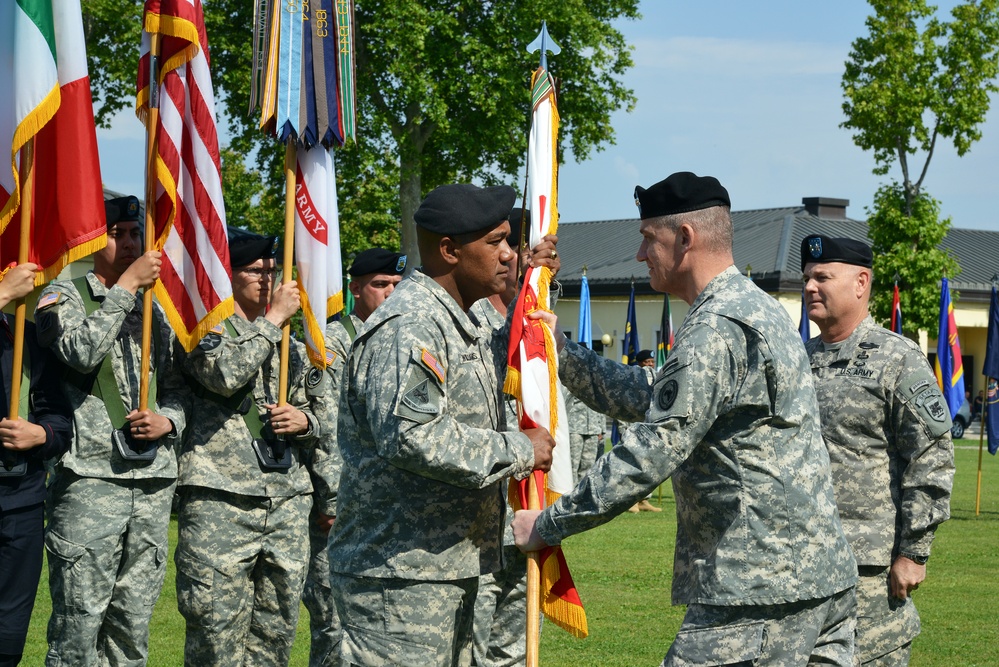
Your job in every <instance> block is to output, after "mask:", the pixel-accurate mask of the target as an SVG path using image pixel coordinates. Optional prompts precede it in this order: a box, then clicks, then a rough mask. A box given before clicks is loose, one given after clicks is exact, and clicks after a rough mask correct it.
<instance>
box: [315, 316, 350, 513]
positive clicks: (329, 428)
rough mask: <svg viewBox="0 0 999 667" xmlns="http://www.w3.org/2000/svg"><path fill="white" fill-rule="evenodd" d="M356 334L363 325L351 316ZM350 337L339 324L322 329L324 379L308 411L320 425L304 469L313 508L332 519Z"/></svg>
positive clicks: (338, 475)
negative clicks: (338, 440)
mask: <svg viewBox="0 0 999 667" xmlns="http://www.w3.org/2000/svg"><path fill="white" fill-rule="evenodd" d="M345 317H349V318H350V321H351V323H352V324H353V325H354V331H360V330H361V327H362V326H364V323H363V322H361V320H360V319H358V317H357V316H355V315H346V316H345ZM351 343H352V341H351V340H350V334H348V333H347V329H346V328H344V326H343V324H341V323H340V322H330V323H329V324H327V325H326V363H327V366H326V378H325V380H324V382H323V385H322V391H321V392H319V393H318V394H317V395H316V396H315V397H312V398H311V403H312V411H313V413H314V414H315V415H316V417H317V418H318V419H319V421H320V423H322V424H324V426H323V432H322V435H321V436H320V439H319V442H318V443H317V444H316V448H315V449H314V450H312V451H311V452H308V453H307V456H306V465H307V466H308V468H309V474H310V475H311V476H312V488H313V494H314V504H313V507H315V508H316V509H317V510H318V511H320V512H322V513H323V514H325V515H327V516H336V495H337V487H338V486H339V483H340V469H341V468H342V467H343V459H342V458H341V456H340V447H339V446H338V445H337V441H336V425H337V423H338V421H339V419H340V394H341V393H342V391H343V383H344V382H345V381H346V374H345V370H346V367H347V354H348V353H349V352H350V345H351Z"/></svg>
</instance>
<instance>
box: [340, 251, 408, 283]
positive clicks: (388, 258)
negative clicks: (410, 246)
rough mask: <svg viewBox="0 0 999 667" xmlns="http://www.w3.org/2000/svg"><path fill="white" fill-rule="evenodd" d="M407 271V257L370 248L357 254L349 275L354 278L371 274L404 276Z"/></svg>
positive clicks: (348, 270) (348, 271)
mask: <svg viewBox="0 0 999 667" xmlns="http://www.w3.org/2000/svg"><path fill="white" fill-rule="evenodd" d="M405 270H406V256H405V255H403V254H402V253H398V252H392V251H391V250H386V249H385V248H368V249H367V250H362V251H361V252H359V253H357V257H355V258H354V263H353V264H351V265H350V268H349V269H347V273H349V274H350V275H352V276H354V277H355V278H356V277H357V276H366V275H368V274H369V273H386V274H389V275H400V276H401V275H402V272H403V271H405Z"/></svg>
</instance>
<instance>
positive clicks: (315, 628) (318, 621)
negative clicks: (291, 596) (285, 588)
mask: <svg viewBox="0 0 999 667" xmlns="http://www.w3.org/2000/svg"><path fill="white" fill-rule="evenodd" d="M315 518H316V513H315V511H313V513H312V516H310V517H309V547H310V550H311V554H310V558H309V573H308V575H307V576H306V578H305V589H304V590H303V591H302V602H303V603H304V604H305V608H306V609H307V610H308V611H309V630H310V634H311V638H312V642H311V644H310V647H309V667H336V666H337V665H339V664H340V618H339V617H338V616H337V615H336V605H334V604H333V590H332V589H331V588H330V561H329V555H328V554H327V552H326V547H327V543H328V542H329V537H328V536H327V535H326V533H324V532H322V531H321V530H319V528H318V527H317V526H316V522H315Z"/></svg>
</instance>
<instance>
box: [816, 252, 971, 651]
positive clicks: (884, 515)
mask: <svg viewBox="0 0 999 667" xmlns="http://www.w3.org/2000/svg"><path fill="white" fill-rule="evenodd" d="M872 262H873V256H872V254H871V249H870V248H869V247H868V246H867V244H866V243H862V242H861V241H854V240H852V239H843V238H829V237H826V236H820V235H812V236H808V237H806V238H805V239H804V240H803V241H802V242H801V272H802V278H803V280H804V281H805V303H806V305H807V307H808V319H810V320H812V321H813V322H815V323H816V324H817V325H818V327H819V332H820V333H819V335H818V336H817V337H815V338H812V339H811V340H810V341H808V343H807V344H806V345H805V349H806V350H807V351H808V356H809V358H810V359H811V364H812V374H813V376H814V379H815V392H816V394H817V395H818V398H819V408H820V409H821V411H822V412H821V413H820V414H821V420H822V436H823V438H824V439H825V442H826V447H828V448H829V458H830V460H831V462H832V476H833V486H834V487H835V489H836V502H837V505H838V507H839V516H840V519H841V520H842V522H843V530H844V531H845V532H846V537H847V539H848V540H849V541H850V546H851V547H852V548H853V553H854V555H855V556H856V558H857V564H858V566H859V568H860V581H859V582H858V583H857V638H856V663H857V664H858V665H871V666H873V665H878V666H882V665H883V666H895V665H898V666H904V665H907V664H908V663H909V652H910V649H911V647H912V640H913V639H914V638H915V637H916V635H918V634H919V614H918V613H916V607H915V605H914V604H913V603H912V598H911V597H910V595H911V593H912V592H913V591H915V590H916V589H917V588H919V584H920V583H922V581H923V580H924V579H925V578H926V561H927V560H928V559H929V557H930V545H931V544H932V543H933V534H934V532H935V531H936V528H937V526H939V525H940V524H941V523H943V522H944V521H946V520H947V519H948V517H950V491H951V486H952V485H953V482H954V448H953V446H952V444H951V439H950V427H951V421H950V413H949V412H948V410H947V405H946V403H945V402H944V398H943V395H942V394H941V393H940V388H939V387H938V386H937V383H936V379H935V378H934V376H933V372H932V371H931V370H930V366H929V363H927V361H926V357H924V356H923V353H922V352H921V351H920V349H919V347H918V346H917V345H916V344H915V343H913V342H912V341H910V340H909V339H908V338H905V337H903V336H899V335H897V334H894V333H892V332H890V331H888V330H887V329H885V328H883V327H879V326H878V325H877V324H875V323H874V320H873V318H871V316H870V313H869V312H868V302H869V300H870V295H871V281H872V279H873V273H872V270H871V266H872Z"/></svg>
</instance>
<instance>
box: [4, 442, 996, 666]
mask: <svg viewBox="0 0 999 667" xmlns="http://www.w3.org/2000/svg"><path fill="white" fill-rule="evenodd" d="M956 444H958V445H959V446H961V447H960V448H959V449H957V451H956V459H957V475H956V477H955V480H954V497H953V499H952V502H951V514H952V518H951V520H950V521H948V522H947V523H945V524H944V525H943V526H942V527H941V528H940V530H939V531H938V532H937V540H936V542H935V543H934V547H933V558H932V559H931V560H930V563H929V565H928V575H927V581H926V583H925V584H923V585H922V586H921V587H920V588H919V591H918V592H917V593H916V603H917V606H918V608H919V613H920V615H921V616H922V619H923V633H922V635H920V637H919V638H918V639H917V640H916V643H915V645H914V648H913V651H912V661H911V663H910V664H911V665H912V667H931V666H937V667H954V666H957V665H959V666H961V667H976V666H981V667H985V666H987V665H988V666H994V665H997V664H999V624H997V623H996V613H995V609H996V608H997V607H996V599H999V577H997V576H996V575H995V570H996V568H997V567H999V562H997V560H999V460H997V459H996V458H994V457H991V456H988V455H987V454H986V456H985V461H984V464H983V474H982V478H983V479H982V506H981V515H980V516H978V517H976V516H975V483H976V477H977V469H978V451H977V446H978V442H977V441H975V442H972V441H970V440H961V441H958V442H957V443H956ZM971 445H974V449H966V448H964V447H970V446H971ZM653 502H654V503H656V504H658V502H659V501H658V499H657V497H655V496H654V497H653ZM662 505H663V509H664V511H663V512H662V513H661V514H653V513H648V512H643V513H641V514H624V515H622V516H620V517H618V518H616V519H615V520H614V521H611V522H610V523H609V524H607V525H605V526H603V527H601V528H598V529H596V530H593V531H590V532H589V533H584V534H582V535H578V536H575V537H573V538H571V539H569V540H568V542H567V543H566V545H565V546H566V554H567V558H568V560H569V565H570V567H571V568H572V573H573V576H574V577H575V579H576V583H577V585H578V587H579V590H580V595H581V596H582V599H583V603H584V605H585V606H586V613H587V617H588V620H589V626H590V636H589V637H588V638H587V639H583V640H579V639H575V638H574V637H572V636H570V635H569V634H567V633H565V632H563V631H562V630H560V629H559V628H557V627H555V626H554V625H552V624H547V625H546V626H545V628H544V631H543V633H542V639H541V664H542V665H544V666H545V667H560V666H565V667H568V666H570V665H572V666H576V665H597V666H599V667H615V666H620V667H634V666H636V665H658V664H659V663H660V661H661V660H662V658H663V655H665V653H666V650H667V649H668V647H669V644H670V641H671V640H672V638H673V635H674V634H675V633H676V630H677V628H678V627H679V626H680V621H681V619H682V618H683V608H681V607H672V606H671V605H670V602H669V599H670V595H669V589H670V583H671V580H672V569H673V541H674V538H675V535H676V522H675V519H674V514H673V513H674V502H673V495H672V492H671V490H670V487H669V485H666V486H664V487H663V489H662ZM175 541H176V524H173V525H172V526H171V545H172V544H174V543H175ZM173 582H174V568H173V560H172V554H171V560H170V561H169V565H168V569H167V579H166V585H164V587H163V594H162V595H161V596H160V600H159V603H158V604H157V605H156V610H155V612H154V614H153V624H152V632H151V637H150V660H149V665H151V666H152V667H175V666H176V665H181V664H182V663H183V651H184V622H183V619H182V618H181V616H180V614H179V613H178V612H177V601H176V594H175V590H174V584H173ZM49 611H50V605H49V598H48V589H47V587H46V584H45V574H44V573H43V575H42V585H41V586H40V588H39V595H38V600H37V602H36V604H35V611H34V614H33V615H32V620H31V630H30V632H29V635H28V645H27V647H26V649H25V658H24V661H23V663H22V664H24V665H27V666H30V667H33V666H35V665H41V664H42V663H43V660H44V656H45V648H46V647H45V623H46V621H47V619H48V615H49ZM308 645H309V633H308V616H307V614H306V612H305V610H304V609H303V610H302V617H301V620H300V622H299V626H298V636H297V638H296V641H295V648H294V652H293V654H292V659H291V665H293V666H296V667H304V666H305V665H307V663H308V653H309V648H308Z"/></svg>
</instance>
